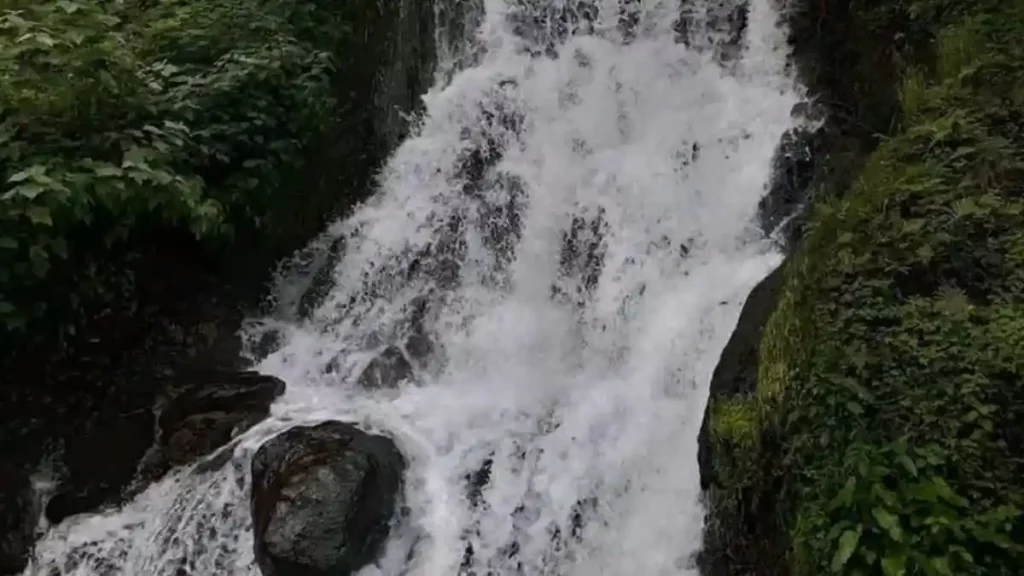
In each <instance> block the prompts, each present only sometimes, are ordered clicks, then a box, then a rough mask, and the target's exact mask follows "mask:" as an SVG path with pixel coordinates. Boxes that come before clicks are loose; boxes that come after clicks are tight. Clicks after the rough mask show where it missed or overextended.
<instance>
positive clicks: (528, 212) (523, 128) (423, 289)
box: [26, 0, 799, 576]
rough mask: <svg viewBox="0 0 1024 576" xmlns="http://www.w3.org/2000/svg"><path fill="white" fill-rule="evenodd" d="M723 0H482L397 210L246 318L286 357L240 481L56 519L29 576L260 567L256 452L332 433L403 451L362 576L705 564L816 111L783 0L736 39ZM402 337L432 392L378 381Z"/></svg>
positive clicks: (633, 570) (410, 149)
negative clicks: (725, 395) (703, 493)
mask: <svg viewBox="0 0 1024 576" xmlns="http://www.w3.org/2000/svg"><path fill="white" fill-rule="evenodd" d="M684 8H685V10H684ZM710 8H714V7H709V6H707V5H706V4H704V3H702V2H692V1H687V2H685V6H680V3H679V2H673V1H669V0H643V1H634V2H629V1H623V2H620V1H619V0H599V1H594V2H569V1H568V0H561V1H553V2H551V1H549V2H543V1H538V2H531V1H528V0H518V1H514V0H485V1H484V2H483V6H482V8H481V11H480V13H479V15H478V18H479V21H478V22H479V26H478V28H477V31H476V34H475V36H474V37H472V38H470V39H469V41H468V42H467V43H466V47H465V50H464V51H463V52H462V53H459V54H455V53H454V52H451V51H449V52H451V56H452V59H453V61H454V59H455V56H458V57H459V59H458V61H459V62H463V64H462V65H461V66H462V67H461V69H457V70H454V71H453V72H452V73H451V74H448V75H447V76H448V78H449V79H448V80H445V79H444V78H440V76H444V75H439V84H438V86H437V87H436V88H435V89H434V90H433V91H431V92H430V93H429V94H428V95H426V96H425V99H426V113H425V115H424V117H423V119H422V123H421V125H420V126H419V127H418V130H417V131H416V133H415V135H414V136H413V137H411V138H409V139H408V140H407V141H406V142H405V143H404V144H402V145H401V146H400V148H399V149H398V150H397V151H396V152H395V153H394V154H393V156H392V157H391V159H390V161H389V162H388V163H387V165H386V166H385V168H384V170H383V171H382V173H381V175H380V178H379V192H378V193H377V194H376V195H375V196H374V197H373V198H372V200H371V201H369V202H368V203H366V204H365V205H363V206H361V207H360V208H359V209H357V210H356V211H355V213H354V214H353V215H352V216H351V217H349V218H348V219H346V220H344V221H341V222H338V223H337V224H335V225H334V226H332V227H331V228H330V229H329V230H328V231H327V232H325V234H324V235H323V236H322V237H321V238H320V239H319V240H318V241H317V242H315V243H313V244H312V245H311V249H310V250H311V251H312V252H314V253H318V252H319V253H320V254H323V253H325V251H326V248H327V246H330V245H332V244H335V245H338V244H339V241H340V245H342V246H343V248H342V257H341V258H340V260H339V262H338V264H337V265H336V266H335V267H334V269H333V274H332V277H331V278H330V279H329V288H330V289H329V290H328V291H327V295H326V297H325V298H323V299H322V301H321V302H319V303H318V304H316V305H313V306H312V307H311V311H310V312H309V313H307V314H300V313H298V312H297V310H298V300H299V298H298V297H297V295H298V291H297V290H296V289H295V287H296V286H299V287H305V286H308V285H309V278H308V277H305V278H303V277H301V276H302V275H301V274H298V273H296V274H284V275H282V277H281V279H280V282H279V284H280V287H281V289H280V290H278V292H277V293H278V295H279V296H280V298H279V300H278V304H279V313H277V314H275V315H273V316H272V317H269V318H264V319H258V320H253V321H252V322H251V325H250V326H249V327H248V328H247V333H246V336H247V338H248V339H249V340H250V341H254V342H255V341H259V340H264V341H266V340H268V339H269V340H272V341H276V342H277V346H276V348H275V349H274V351H273V352H272V353H270V354H269V355H266V356H265V357H263V358H261V359H260V361H259V364H258V369H260V370H261V371H264V372H267V373H271V374H275V375H278V376H280V377H281V378H283V379H284V380H285V381H286V382H287V383H288V392H287V393H286V394H285V396H284V397H282V398H281V399H280V400H279V401H278V402H277V403H276V404H275V405H274V407H273V414H272V417H271V418H270V419H268V420H267V421H265V422H264V423H262V424H260V425H259V426H257V427H256V428H254V429H252V430H250V431H249V432H248V433H246V434H245V436H244V437H243V440H242V442H241V443H240V445H239V446H238V447H237V448H236V450H235V453H234V458H233V459H232V460H231V461H230V462H229V463H227V464H226V465H225V466H224V467H223V468H221V469H218V470H213V471H205V472H199V471H196V470H192V469H189V468H185V469H178V470H176V471H174V472H172V473H171V474H170V475H169V476H168V477H166V478H164V479H163V480H161V481H160V482H158V483H156V484H154V485H153V486H151V487H150V488H149V489H148V490H147V491H146V492H144V493H143V494H141V495H140V496H138V497H137V498H136V499H135V500H134V501H132V502H130V503H128V504H127V505H125V506H124V507H123V508H122V509H120V510H114V511H109V512H106V513H102V514H96V515H85V516H80V517H75V518H69V519H67V520H66V521H65V522H64V523H63V524H61V525H59V526H56V527H53V528H51V529H50V531H49V532H48V534H46V536H45V537H44V538H43V539H42V540H41V541H40V543H39V545H38V547H37V550H36V556H37V557H36V559H35V560H34V562H33V565H32V566H31V567H30V568H29V569H28V571H27V572H26V574H45V575H47V576H49V575H51V574H52V575H57V574H63V575H123V576H141V575H152V576H172V575H179V574H192V575H198V576H213V575H221V574H224V575H256V574H258V570H257V569H256V568H255V567H254V564H253V551H252V545H253V544H252V534H251V523H250V519H249V506H248V482H249V479H248V466H249V460H250V458H251V456H252V454H253V452H254V451H255V449H256V448H258V446H259V445H260V444H261V443H262V442H263V441H265V440H266V439H267V438H268V437H270V436H272V435H273V434H276V433H278V432H280V431H282V430H284V429H286V428H288V427H289V426H294V425H297V424H307V423H314V422H318V421H322V420H326V419H340V420H346V421H352V422H356V423H358V424H359V425H360V426H363V427H364V428H366V429H368V430H372V431H376V432H379V433H383V434H387V435H390V436H392V437H393V438H395V440H396V442H397V443H398V445H399V446H400V448H401V449H402V451H403V452H404V453H405V455H406V457H407V459H408V460H409V470H408V472H407V475H406V482H405V494H404V504H405V506H406V513H405V514H403V516H402V518H401V519H399V520H398V521H397V522H396V526H395V528H394V530H393V531H392V538H391V540H390V542H389V544H388V548H387V551H386V553H385V554H384V556H383V557H382V558H381V559H380V560H379V561H378V563H377V564H376V565H375V566H370V567H368V568H366V569H365V570H364V573H365V574H367V575H375V574H380V575H383V576H393V575H399V574H408V575H417V576H419V575H422V576H446V575H453V574H460V573H462V574H470V573H475V574H484V573H487V574H495V575H505V574H528V575H535V574H558V575H577V574H578V575H585V576H594V575H601V574H610V575H623V574H646V575H652V576H653V575H662V574H693V573H696V568H695V567H694V564H693V556H694V553H695V552H696V551H697V550H698V549H699V547H700V539H701V530H702V525H703V510H702V507H701V505H700V503H699V482H698V470H697V458H696V451H697V434H698V430H699V428H700V423H701V418H702V414H703V410H704V406H705V403H706V398H707V382H708V381H709V379H710V374H711V371H712V370H713V368H714V364H715V362H716V360H717V357H718V354H719V353H720V351H721V349H722V347H723V346H724V344H725V340H726V339H727V338H728V335H729V331H730V329H731V328H732V326H733V324H734V323H735V320H736V317H737V315H738V312H739V306H740V304H741V303H742V300H743V299H744V298H745V296H746V294H747V293H748V292H749V290H750V289H751V288H752V287H753V285H754V284H755V283H756V282H757V281H758V280H760V279H761V278H763V277H764V276H765V275H766V274H767V273H768V272H769V271H770V270H771V268H772V267H773V266H775V265H777V264H778V262H779V260H780V256H779V255H778V254H777V253H776V252H775V251H774V249H773V247H772V245H771V244H770V243H769V242H767V241H766V240H765V239H764V238H763V234H762V233H761V232H760V230H759V229H758V228H757V226H756V224H755V220H756V211H757V206H758V201H759V200H760V198H761V197H762V196H763V194H764V193H765V189H766V183H767V182H768V180H769V176H770V166H771V158H772V154H773V151H774V148H775V146H776V144H777V143H778V141H779V138H780V136H781V135H782V134H783V132H784V131H785V130H786V129H788V128H790V127H792V125H793V124H794V122H795V120H794V119H793V118H791V116H790V110H791V109H792V107H793V105H794V104H796V103H797V102H798V97H799V95H798V93H797V90H796V89H795V87H794V86H793V83H792V80H791V79H790V78H788V77H787V76H786V74H785V72H784V71H785V59H786V52H785V43H784V34H783V33H782V32H780V31H779V30H778V28H777V22H776V20H777V15H776V14H775V12H774V10H773V8H772V6H771V4H770V0H751V2H750V5H749V7H748V9H747V10H746V13H745V26H743V27H742V28H741V29H740V30H742V34H737V33H736V29H734V30H733V31H732V32H731V33H730V32H729V31H722V30H721V27H720V26H717V25H715V23H714V22H713V21H712V18H711V17H710V16H709V14H712V13H713V12H715V11H714V10H711V9H710ZM719 12H720V10H719ZM680 13H684V14H686V15H687V16H686V17H685V24H686V26H685V29H686V31H685V35H686V41H685V42H683V41H681V39H680V35H681V33H680V29H681V28H683V27H682V26H680V25H679V22H680ZM730 38H731V40H730ZM737 41H739V43H738V44H736V42H737ZM725 44H729V45H730V46H731V48H732V49H733V51H732V52H731V53H728V52H727V51H723V50H722V48H723V46H725ZM730 54H731V56H730ZM317 261H325V259H324V258H319V259H318V260H317ZM289 290H290V291H289ZM424 343H429V347H428V348H425V347H424V346H423V344H424ZM392 344H398V345H399V346H401V347H402V348H403V350H404V352H405V353H407V354H408V355H409V356H410V357H412V358H416V359H417V362H416V374H415V377H414V378H412V380H414V381H413V382H406V383H403V384H402V385H401V386H400V387H399V388H398V389H396V390H381V391H367V390H361V389H358V388H357V386H356V385H355V380H356V377H357V376H358V374H359V372H360V370H361V369H362V368H363V367H364V366H366V364H367V363H368V362H369V361H370V360H371V359H372V358H373V357H374V356H375V355H376V354H377V353H379V352H380V351H381V350H382V349H383V348H385V347H386V346H389V345H392ZM414 344H415V345H416V346H414ZM414 348H415V350H414ZM424 350H427V352H424ZM467 477H476V478H478V479H483V480H485V481H483V480H481V481H478V482H476V483H475V484H473V485H471V483H468V482H467ZM467 551H471V553H467Z"/></svg>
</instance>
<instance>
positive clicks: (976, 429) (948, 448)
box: [712, 2, 1024, 575]
mask: <svg viewBox="0 0 1024 576" xmlns="http://www.w3.org/2000/svg"><path fill="white" fill-rule="evenodd" d="M978 6H981V7H983V8H985V9H984V10H983V9H979V8H978ZM972 10H973V11H970V10H960V11H959V12H958V13H956V14H953V15H950V14H948V13H947V14H945V15H944V16H943V18H944V19H943V20H940V19H939V18H938V17H937V16H934V15H933V16H932V17H933V18H934V20H933V21H935V22H943V23H944V25H943V26H941V27H940V28H939V29H937V31H936V34H935V36H936V48H937V49H936V52H935V58H934V60H932V61H931V62H926V63H923V64H922V65H920V66H913V65H912V64H913V63H910V64H911V65H908V66H907V67H906V68H905V69H904V74H903V76H902V79H901V82H900V85H899V90H900V91H899V96H900V98H899V101H900V104H901V109H900V113H901V114H900V117H901V120H900V126H899V128H898V129H897V130H896V131H895V133H894V134H893V135H892V136H891V137H889V138H886V139H884V140H883V141H882V143H881V145H880V146H879V147H878V148H877V149H876V150H875V151H874V152H873V153H872V154H871V155H870V157H869V158H868V160H867V162H866V164H865V166H864V167H863V169H862V170H861V171H860V174H859V176H858V177H857V178H856V179H855V180H854V181H853V183H852V187H851V189H850V190H849V192H848V193H847V194H846V195H845V196H843V197H842V198H839V199H834V200H831V201H821V202H819V204H818V206H817V207H816V209H815V211H814V214H813V216H812V218H811V219H810V226H809V230H808V234H807V236H806V237H805V239H804V242H803V245H802V247H801V249H800V250H799V252H798V254H797V255H796V257H795V258H794V260H793V261H792V262H791V264H790V266H789V270H788V271H787V282H786V285H785V288H784V291H783V295H782V297H781V299H780V302H779V305H778V308H777V310H776V312H775V313H774V315H773V317H772V319H771V320H770V321H769V324H768V326H767V328H766V331H765V335H764V339H763V340H762V346H761V355H760V363H761V364H760V373H759V382H758V391H757V398H758V405H759V406H761V407H762V409H761V410H760V411H759V412H756V414H759V417H760V421H759V426H760V429H761V436H760V437H761V438H762V439H763V438H766V437H773V436H774V437H777V438H778V440H779V442H778V444H775V443H765V442H761V443H755V444H753V446H754V449H753V450H743V449H740V448H736V450H737V453H736V454H734V455H733V457H732V458H731V459H730V460H729V462H733V461H737V460H738V461H745V462H755V463H760V462H765V461H772V462H775V463H776V466H775V467H774V468H772V469H769V470H766V469H765V467H759V466H752V467H750V469H751V470H753V472H752V473H751V474H750V475H747V476H746V478H747V485H746V486H745V488H746V489H748V490H752V491H754V492H757V491H758V490H760V491H761V492H762V493H763V492H764V490H765V487H766V486H771V485H772V483H773V482H779V483H780V486H781V488H782V492H781V495H780V503H779V509H778V511H777V512H778V514H777V515H776V520H775V521H776V522H777V526H776V528H777V529H779V531H780V532H781V533H782V534H783V535H784V544H785V545H786V547H787V548H788V549H789V558H788V561H787V571H788V572H790V573H793V574H799V575H804V574H806V575H817V574H827V573H843V574H865V575H868V574H885V575H890V574H928V575H932V574H935V575H939V574H958V575H960V574H978V575H981V574H988V575H999V574H1007V575H1008V574H1018V573H1019V571H1020V567H1021V566H1024V518H1022V515H1021V510H1022V509H1024V489H1022V487H1021V485H1020V482H1019V479H1020V478H1021V477H1024V454H1022V451H1024V437H1022V432H1024V429H1022V426H1024V385H1022V382H1024V353H1022V351H1024V301H1022V298H1024V165H1022V162H1021V160H1022V159H1024V134H1022V126H1024V124H1022V119H1024V51H1022V49H1021V47H1020V46H1019V42H1017V41H1016V39H1017V38H1019V31H1020V30H1024V6H1022V5H1021V3H1020V2H1001V3H982V4H980V5H979V4H975V5H972ZM722 428H723V427H722V426H718V427H717V429H719V430H721V429H722ZM726 428H728V427H726ZM715 429H716V426H715V425H714V424H713V425H712V430H715ZM719 441H720V442H723V443H724V441H725V439H720V440H719ZM732 445H733V446H737V444H735V443H733V444H732ZM717 464H718V463H717V462H716V466H717ZM741 488H744V487H742V486H733V487H732V489H733V490H734V491H735V490H738V489H741ZM744 501H749V497H748V498H747V499H746V500H744ZM767 521H772V520H771V519H768V520H767Z"/></svg>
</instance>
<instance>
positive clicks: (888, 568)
mask: <svg viewBox="0 0 1024 576" xmlns="http://www.w3.org/2000/svg"><path fill="white" fill-rule="evenodd" d="M882 573H883V574H885V576H904V575H905V574H906V573H907V557H906V556H903V555H902V554H900V555H894V556H886V557H885V558H882Z"/></svg>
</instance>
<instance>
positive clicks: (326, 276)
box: [298, 237, 345, 318]
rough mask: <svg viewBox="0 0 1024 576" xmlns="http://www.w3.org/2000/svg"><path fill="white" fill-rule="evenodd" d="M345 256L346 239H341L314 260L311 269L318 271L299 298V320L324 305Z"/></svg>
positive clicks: (307, 316)
mask: <svg viewBox="0 0 1024 576" xmlns="http://www.w3.org/2000/svg"><path fill="white" fill-rule="evenodd" d="M344 254H345V238H344V237H340V238H337V239H336V240H334V242H332V243H331V245H330V246H329V247H328V248H327V250H326V251H325V252H324V253H323V254H320V255H318V256H317V257H315V258H314V261H313V262H312V263H311V267H312V268H313V269H315V270H316V271H315V272H314V273H313V276H312V277H311V279H310V281H309V286H308V287H307V288H306V290H305V292H303V293H302V296H301V297H300V298H299V303H298V315H299V318H309V317H310V316H311V315H312V314H313V311H314V310H316V308H317V307H318V306H320V305H321V304H323V302H324V299H325V298H327V294H328V293H329V292H330V290H331V288H332V287H333V283H332V280H333V276H334V270H335V268H336V267H337V266H338V263H339V262H340V261H341V257H342V256H343V255H344Z"/></svg>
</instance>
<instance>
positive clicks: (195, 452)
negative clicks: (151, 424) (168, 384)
mask: <svg viewBox="0 0 1024 576" xmlns="http://www.w3.org/2000/svg"><path fill="white" fill-rule="evenodd" d="M284 390H285V383H284V382H282V381H281V380H280V379H278V378H275V377H273V376H268V375H265V374H259V373H257V372H251V371H245V372H233V373H217V372H214V373H210V374H207V375H205V376H203V377H202V378H201V379H199V380H194V381H192V382H190V384H189V386H188V387H187V388H184V389H181V390H179V391H178V392H177V393H176V394H174V395H173V396H171V398H170V399H169V400H168V401H167V403H166V404H165V405H164V406H163V407H162V409H161V410H160V417H159V419H158V424H159V426H160V446H161V448H162V451H163V453H164V457H165V459H166V461H167V463H169V464H171V465H172V466H179V465H182V464H187V463H189V462H193V461H195V460H197V459H198V458H200V457H202V456H205V455H207V454H209V453H210V452H212V451H214V450H216V449H217V448H219V447H221V446H224V445H226V444H228V443H229V442H230V441H231V440H232V439H233V438H235V437H236V436H238V435H239V434H241V433H242V432H244V431H246V430H248V429H249V428H251V427H252V426H254V425H256V424H257V423H259V422H260V421H261V420H263V419H264V418H266V417H267V415H268V414H269V413H270V405H271V404H272V403H273V402H274V400H275V399H277V397H278V396H280V395H281V394H284Z"/></svg>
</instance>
